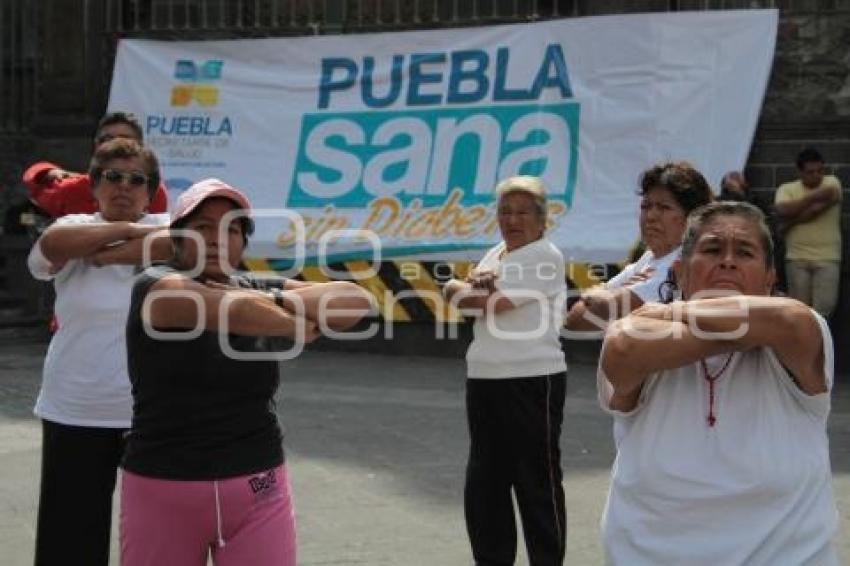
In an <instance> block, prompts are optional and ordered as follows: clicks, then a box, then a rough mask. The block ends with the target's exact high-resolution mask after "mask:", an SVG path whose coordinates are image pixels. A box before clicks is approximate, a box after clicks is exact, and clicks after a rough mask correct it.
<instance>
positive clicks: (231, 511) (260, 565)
mask: <svg viewBox="0 0 850 566" xmlns="http://www.w3.org/2000/svg"><path fill="white" fill-rule="evenodd" d="M120 539H121V565H122V566H172V565H173V566H205V565H206V564H207V556H208V554H209V553H212V558H213V563H214V564H215V565H216V566H246V565H251V566H295V514H294V508H293V505H292V496H291V490H290V485H289V475H288V474H287V471H286V467H285V466H280V467H278V468H275V469H273V470H269V471H267V472H263V473H259V474H252V475H249V476H240V477H236V478H228V479H225V480H218V481H181V480H162V479H156V478H149V477H144V476H139V475H136V474H133V473H131V472H128V471H126V470H122V481H121V526H120Z"/></svg>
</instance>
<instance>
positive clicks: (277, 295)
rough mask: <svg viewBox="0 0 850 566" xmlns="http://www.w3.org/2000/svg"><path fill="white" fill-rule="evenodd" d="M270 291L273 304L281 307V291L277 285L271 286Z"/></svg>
mask: <svg viewBox="0 0 850 566" xmlns="http://www.w3.org/2000/svg"><path fill="white" fill-rule="evenodd" d="M270 291H271V294H272V298H273V299H274V304H276V305H277V306H279V307H280V308H283V291H282V290H281V289H280V288H279V287H272V288H271V289H270Z"/></svg>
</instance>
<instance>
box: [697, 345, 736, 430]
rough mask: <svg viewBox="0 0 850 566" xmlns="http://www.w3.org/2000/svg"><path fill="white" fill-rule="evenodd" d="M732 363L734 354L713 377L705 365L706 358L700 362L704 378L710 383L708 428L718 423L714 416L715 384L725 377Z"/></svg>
mask: <svg viewBox="0 0 850 566" xmlns="http://www.w3.org/2000/svg"><path fill="white" fill-rule="evenodd" d="M731 361H732V354H731V353H730V354H729V356H727V357H726V361H725V362H723V366H722V367H721V368H720V369H719V370H718V371H717V373H715V374H714V375H711V373H709V371H708V366H707V365H706V363H705V358H703V359H701V360H700V361H699V363H700V365H701V366H702V377H703V378H704V379H705V380H706V381H707V382H708V417H707V418H706V420H707V421H708V426H712V427H713V426H714V423H716V422H717V417H715V416H714V382H715V381H717V379H718V378H719V377H720V376H721V375H723V372H724V371H726V368H727V367H729V362H731Z"/></svg>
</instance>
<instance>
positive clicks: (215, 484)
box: [213, 481, 224, 548]
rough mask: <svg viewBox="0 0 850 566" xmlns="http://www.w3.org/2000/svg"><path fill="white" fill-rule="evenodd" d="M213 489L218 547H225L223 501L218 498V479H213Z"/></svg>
mask: <svg viewBox="0 0 850 566" xmlns="http://www.w3.org/2000/svg"><path fill="white" fill-rule="evenodd" d="M213 490H214V491H215V525H216V528H217V531H216V532H217V533H218V547H219V548H223V547H224V537H223V536H221V503H220V502H219V499H218V481H213Z"/></svg>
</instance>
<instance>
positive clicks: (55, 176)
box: [44, 167, 80, 183]
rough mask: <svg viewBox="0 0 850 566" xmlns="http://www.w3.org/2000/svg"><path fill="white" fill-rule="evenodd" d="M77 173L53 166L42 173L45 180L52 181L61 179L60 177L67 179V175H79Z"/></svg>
mask: <svg viewBox="0 0 850 566" xmlns="http://www.w3.org/2000/svg"><path fill="white" fill-rule="evenodd" d="M79 176H80V174H79V173H72V172H71V171H65V170H64V169H60V168H58V167H55V168H53V169H50V170H49V171H47V173H45V174H44V180H45V182H48V183H52V182H54V181H61V180H62V179H67V178H68V177H79Z"/></svg>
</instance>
